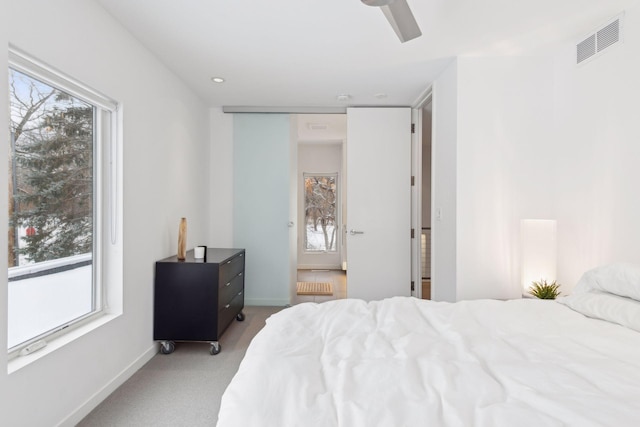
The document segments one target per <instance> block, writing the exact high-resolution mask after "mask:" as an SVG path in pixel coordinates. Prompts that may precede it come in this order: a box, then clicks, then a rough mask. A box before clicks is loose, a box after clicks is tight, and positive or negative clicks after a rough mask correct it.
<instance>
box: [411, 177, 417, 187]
mask: <svg viewBox="0 0 640 427" xmlns="http://www.w3.org/2000/svg"><path fill="white" fill-rule="evenodd" d="M415 185H416V177H415V176H412V177H411V186H412V187H413V186H415Z"/></svg>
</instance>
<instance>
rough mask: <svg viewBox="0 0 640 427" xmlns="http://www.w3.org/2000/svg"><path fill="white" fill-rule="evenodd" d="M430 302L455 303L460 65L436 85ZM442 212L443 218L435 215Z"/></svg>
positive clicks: (447, 73) (435, 83)
mask: <svg viewBox="0 0 640 427" xmlns="http://www.w3.org/2000/svg"><path fill="white" fill-rule="evenodd" d="M432 119H433V141H432V144H433V151H432V155H433V163H432V170H431V177H432V190H433V193H432V200H433V205H432V209H433V212H432V216H431V218H432V221H431V223H432V227H433V228H432V230H431V244H432V247H431V254H432V255H431V299H433V300H435V301H451V302H453V301H455V300H456V281H457V279H456V263H457V255H456V221H457V220H456V197H457V196H456V194H457V189H456V186H457V184H456V174H457V172H456V171H457V158H456V144H457V140H458V136H457V133H458V122H457V120H458V63H457V60H455V61H453V62H452V63H451V64H450V65H449V67H447V69H446V70H445V71H443V73H442V74H441V75H440V76H439V77H438V78H437V79H436V81H435V82H434V84H433V116H432ZM437 211H439V212H440V213H441V216H440V217H438V215H436V214H435V212H437Z"/></svg>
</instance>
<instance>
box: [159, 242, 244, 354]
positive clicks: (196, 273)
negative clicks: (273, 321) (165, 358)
mask: <svg viewBox="0 0 640 427" xmlns="http://www.w3.org/2000/svg"><path fill="white" fill-rule="evenodd" d="M244 256H245V251H244V249H223V248H207V250H206V254H205V258H204V259H195V258H194V256H193V250H190V251H187V257H186V259H185V260H184V261H178V258H177V256H172V257H169V258H165V259H163V260H160V261H157V262H156V271H155V287H154V290H155V293H154V312H153V339H154V340H156V341H161V346H160V352H161V353H163V354H169V353H172V352H173V350H174V349H175V341H205V342H209V343H211V349H210V352H211V354H218V353H220V350H221V347H220V343H219V342H218V340H219V339H220V336H221V335H222V333H223V332H224V331H225V329H227V327H228V326H229V324H230V323H231V322H233V319H237V320H239V321H242V320H244V314H243V313H242V309H243V308H244Z"/></svg>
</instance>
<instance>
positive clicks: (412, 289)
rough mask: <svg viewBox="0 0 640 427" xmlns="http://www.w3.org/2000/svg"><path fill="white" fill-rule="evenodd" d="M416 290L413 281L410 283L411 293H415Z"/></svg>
mask: <svg viewBox="0 0 640 427" xmlns="http://www.w3.org/2000/svg"><path fill="white" fill-rule="evenodd" d="M415 290H416V282H414V281H413V280H412V281H411V292H415Z"/></svg>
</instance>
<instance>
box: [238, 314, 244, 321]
mask: <svg viewBox="0 0 640 427" xmlns="http://www.w3.org/2000/svg"><path fill="white" fill-rule="evenodd" d="M236 320H237V321H238V322H242V321H243V320H244V313H243V312H240V313H238V314H237V315H236Z"/></svg>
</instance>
